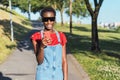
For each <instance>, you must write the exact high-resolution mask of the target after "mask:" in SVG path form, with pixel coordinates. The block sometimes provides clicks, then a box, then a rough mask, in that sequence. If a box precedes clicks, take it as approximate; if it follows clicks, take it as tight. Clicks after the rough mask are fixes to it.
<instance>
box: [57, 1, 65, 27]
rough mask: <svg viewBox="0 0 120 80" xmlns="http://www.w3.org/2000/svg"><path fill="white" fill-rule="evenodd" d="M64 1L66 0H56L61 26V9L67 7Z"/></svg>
mask: <svg viewBox="0 0 120 80" xmlns="http://www.w3.org/2000/svg"><path fill="white" fill-rule="evenodd" d="M66 3H67V0H56V8H57V9H58V10H59V11H60V14H61V26H63V25H64V23H63V11H64V9H65V8H66V7H67V6H66Z"/></svg>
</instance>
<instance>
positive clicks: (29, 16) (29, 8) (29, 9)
mask: <svg viewBox="0 0 120 80" xmlns="http://www.w3.org/2000/svg"><path fill="white" fill-rule="evenodd" d="M30 13H31V4H30V0H28V18H29V20H31V15H30Z"/></svg>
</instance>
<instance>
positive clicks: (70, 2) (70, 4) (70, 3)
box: [69, 0, 72, 34]
mask: <svg viewBox="0 0 120 80" xmlns="http://www.w3.org/2000/svg"><path fill="white" fill-rule="evenodd" d="M69 11H70V12H69V14H70V34H72V0H70V1H69Z"/></svg>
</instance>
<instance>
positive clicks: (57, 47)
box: [31, 7, 68, 80]
mask: <svg viewBox="0 0 120 80" xmlns="http://www.w3.org/2000/svg"><path fill="white" fill-rule="evenodd" d="M41 17H42V22H43V24H44V29H43V30H41V31H40V32H36V33H34V34H33V35H32V36H31V40H32V43H33V47H34V52H35V54H36V59H37V62H38V66H37V71H36V80H68V64H67V58H66V42H67V40H66V36H65V34H64V33H63V32H58V31H56V30H55V29H54V27H53V26H54V23H55V17H56V12H55V10H54V9H53V8H51V7H46V8H44V9H43V10H42V11H41Z"/></svg>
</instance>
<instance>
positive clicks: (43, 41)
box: [41, 37, 52, 48]
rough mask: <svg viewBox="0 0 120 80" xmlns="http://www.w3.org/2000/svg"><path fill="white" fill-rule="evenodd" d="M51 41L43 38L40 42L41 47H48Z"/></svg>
mask: <svg viewBox="0 0 120 80" xmlns="http://www.w3.org/2000/svg"><path fill="white" fill-rule="evenodd" d="M51 42H52V41H51V39H50V38H47V37H44V38H43V39H42V41H41V47H43V48H44V47H45V46H47V45H49V44H51Z"/></svg>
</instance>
